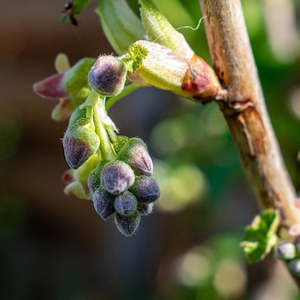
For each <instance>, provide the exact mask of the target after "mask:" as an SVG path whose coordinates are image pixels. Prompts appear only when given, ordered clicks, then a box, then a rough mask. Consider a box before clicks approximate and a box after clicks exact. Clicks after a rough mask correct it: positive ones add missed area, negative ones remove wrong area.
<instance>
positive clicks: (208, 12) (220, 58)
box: [200, 0, 300, 228]
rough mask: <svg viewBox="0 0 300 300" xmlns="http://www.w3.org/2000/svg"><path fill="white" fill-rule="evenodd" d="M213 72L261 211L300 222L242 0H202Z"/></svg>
mask: <svg viewBox="0 0 300 300" xmlns="http://www.w3.org/2000/svg"><path fill="white" fill-rule="evenodd" d="M200 4H201V8H202V12H203V16H205V18H204V21H205V28H206V32H207V38H208V43H209V47H210V51H211V55H212V59H213V64H214V68H215V70H216V73H217V75H218V77H219V79H220V80H221V82H222V84H223V86H224V88H226V89H227V91H228V95H227V99H226V100H225V101H222V102H220V108H221V110H222V112H223V114H224V117H225V119H226V121H227V124H228V126H229V129H230V131H231V134H232V135H233V138H234V140H235V143H236V146H237V149H238V152H239V155H240V159H241V161H242V164H243V166H244V169H245V173H246V175H247V177H248V180H249V182H250V185H251V186H252V188H253V190H254V193H255V195H256V198H257V200H258V203H259V205H260V207H261V208H262V209H264V208H274V209H277V210H278V211H279V212H280V215H281V224H282V225H284V226H285V227H287V228H290V227H291V226H292V225H294V224H296V223H299V222H300V213H299V210H298V209H297V208H296V207H295V199H296V193H295V190H294V188H293V185H292V183H291V180H290V178H289V175H288V173H287V171H286V168H285V165H284V163H283V160H282V157H281V154H280V150H279V147H278V143H277V140H276V138H275V135H274V132H273V129H272V126H271V123H270V120H269V116H268V113H267V110H266V107H265V102H264V97H263V93H262V90H261V86H260V82H259V78H258V75H257V70H256V65H255V61H254V57H253V54H252V50H251V46H250V42H249V37H248V33H247V29H246V25H245V21H244V17H243V12H242V8H241V3H240V0H200Z"/></svg>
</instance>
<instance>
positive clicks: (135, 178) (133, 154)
mask: <svg viewBox="0 0 300 300" xmlns="http://www.w3.org/2000/svg"><path fill="white" fill-rule="evenodd" d="M113 146H114V151H115V153H116V154H117V156H116V159H114V160H111V161H107V162H100V163H99V164H98V166H97V167H96V169H95V170H94V171H93V172H92V173H91V174H90V175H89V179H88V187H89V190H90V193H91V198H92V200H93V203H94V207H95V210H96V211H97V213H98V214H99V215H100V216H101V217H102V219H104V220H106V219H107V218H108V217H109V216H111V215H112V214H114V220H115V224H116V226H117V228H118V229H119V231H120V232H121V233H122V234H123V235H125V236H131V235H132V234H134V232H135V231H136V230H137V228H138V226H139V224H140V220H141V216H145V215H148V214H150V213H151V212H152V210H153V202H154V201H155V200H156V199H158V198H159V195H160V191H159V187H158V184H157V182H156V181H155V179H154V178H153V177H151V176H152V173H153V164H152V160H151V157H150V155H149V153H148V151H147V147H146V145H145V144H144V142H143V141H142V140H141V139H139V138H127V137H124V136H119V137H118V138H117V140H116V142H115V143H114V145H113Z"/></svg>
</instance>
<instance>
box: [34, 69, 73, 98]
mask: <svg viewBox="0 0 300 300" xmlns="http://www.w3.org/2000/svg"><path fill="white" fill-rule="evenodd" d="M64 76H65V73H58V74H55V75H52V76H50V77H47V78H46V79H44V80H41V81H39V82H36V83H35V84H34V85H33V91H34V92H35V93H36V94H37V95H39V96H40V97H43V98H48V99H59V98H67V97H68V96H69V94H68V91H67V89H66V87H65V85H64Z"/></svg>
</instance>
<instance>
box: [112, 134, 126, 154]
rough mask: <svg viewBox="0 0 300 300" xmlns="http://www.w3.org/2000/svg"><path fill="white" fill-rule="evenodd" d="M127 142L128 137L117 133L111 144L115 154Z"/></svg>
mask: <svg viewBox="0 0 300 300" xmlns="http://www.w3.org/2000/svg"><path fill="white" fill-rule="evenodd" d="M128 142H129V137H127V136H123V135H118V136H117V139H116V141H115V142H114V144H113V147H114V150H115V152H116V154H119V153H120V151H121V149H122V148H123V147H124V146H125V145H126V144H127V143H128Z"/></svg>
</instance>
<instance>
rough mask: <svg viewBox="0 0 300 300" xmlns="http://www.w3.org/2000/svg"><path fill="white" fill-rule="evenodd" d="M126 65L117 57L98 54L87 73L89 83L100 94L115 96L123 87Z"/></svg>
mask: <svg viewBox="0 0 300 300" xmlns="http://www.w3.org/2000/svg"><path fill="white" fill-rule="evenodd" d="M126 74H127V70H126V65H125V63H124V62H123V61H122V60H120V59H119V58H117V57H114V56H100V57H99V58H98V59H97V60H96V62H95V64H94V65H93V67H92V68H91V70H90V72H89V75H88V82H89V85H90V86H91V87H92V88H93V89H94V90H95V91H96V92H98V93H99V94H100V95H103V96H115V95H118V94H119V93H120V92H121V91H122V90H123V88H124V84H125V81H126Z"/></svg>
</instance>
